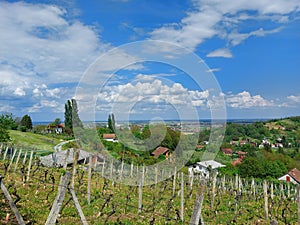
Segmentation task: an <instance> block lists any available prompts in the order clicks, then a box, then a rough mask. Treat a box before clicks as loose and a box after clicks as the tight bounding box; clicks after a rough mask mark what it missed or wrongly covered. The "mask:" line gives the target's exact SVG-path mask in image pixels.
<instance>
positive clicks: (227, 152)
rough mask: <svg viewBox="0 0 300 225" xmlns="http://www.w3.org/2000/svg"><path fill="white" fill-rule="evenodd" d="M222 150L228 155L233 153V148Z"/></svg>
mask: <svg viewBox="0 0 300 225" xmlns="http://www.w3.org/2000/svg"><path fill="white" fill-rule="evenodd" d="M221 151H222V152H223V153H224V154H226V155H231V154H232V149H231V148H222V149H221Z"/></svg>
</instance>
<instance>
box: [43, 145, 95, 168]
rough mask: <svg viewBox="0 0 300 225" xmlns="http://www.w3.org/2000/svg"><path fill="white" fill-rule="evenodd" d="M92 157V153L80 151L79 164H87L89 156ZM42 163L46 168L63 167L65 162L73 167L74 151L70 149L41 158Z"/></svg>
mask: <svg viewBox="0 0 300 225" xmlns="http://www.w3.org/2000/svg"><path fill="white" fill-rule="evenodd" d="M90 155H92V154H91V153H89V152H87V151H84V150H79V157H78V161H77V163H78V164H82V163H84V162H86V161H87V160H88V158H89V156H90ZM40 162H41V164H42V165H43V166H46V167H63V166H64V164H65V162H67V165H68V166H69V165H72V164H73V162H74V149H73V148H70V149H68V150H64V151H59V152H54V153H52V154H50V155H47V156H42V157H40Z"/></svg>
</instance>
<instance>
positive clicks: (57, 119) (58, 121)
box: [53, 118, 61, 126]
mask: <svg viewBox="0 0 300 225" xmlns="http://www.w3.org/2000/svg"><path fill="white" fill-rule="evenodd" d="M53 124H54V125H55V126H58V125H59V124H61V120H60V118H56V119H55V120H54V122H53Z"/></svg>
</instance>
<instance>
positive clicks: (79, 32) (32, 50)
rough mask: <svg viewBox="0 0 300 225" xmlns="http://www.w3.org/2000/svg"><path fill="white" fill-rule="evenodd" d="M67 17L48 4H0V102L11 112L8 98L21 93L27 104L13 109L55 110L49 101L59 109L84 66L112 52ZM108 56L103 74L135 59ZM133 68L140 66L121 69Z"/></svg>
mask: <svg viewBox="0 0 300 225" xmlns="http://www.w3.org/2000/svg"><path fill="white" fill-rule="evenodd" d="M68 13H70V10H68V11H67V10H65V9H64V8H61V7H58V6H56V5H51V4H38V3H36V4H32V3H26V2H5V1H0V33H1V35H0V43H1V45H0V52H1V56H0V77H1V80H0V93H1V96H2V99H1V100H0V104H8V105H10V106H11V108H14V107H15V106H16V104H17V103H16V102H15V101H11V100H13V99H14V98H17V99H18V100H19V99H20V97H24V96H25V95H26V102H25V98H23V99H24V100H23V102H22V103H20V102H18V104H19V105H18V106H16V107H18V108H23V109H25V108H30V111H32V112H36V111H40V110H43V109H42V107H48V108H50V109H52V110H56V108H57V107H54V106H55V105H54V99H55V102H59V103H60V104H61V105H64V102H65V101H66V99H69V98H71V97H72V96H73V95H74V91H75V84H76V83H77V82H79V81H80V78H81V77H82V75H83V73H84V71H85V70H86V69H87V68H88V66H89V65H90V64H91V63H92V62H93V61H94V60H95V59H96V58H97V57H98V56H99V55H101V54H103V53H104V52H106V51H107V50H109V49H111V48H112V46H111V45H110V44H109V43H104V42H102V41H101V40H100V38H99V33H98V32H99V31H98V30H97V29H96V28H95V27H92V26H88V25H85V24H83V23H82V22H80V21H78V20H77V19H76V18H70V15H69V14H68ZM113 53H115V54H114V55H112V56H111V57H114V58H113V60H106V61H105V62H104V63H102V66H103V68H102V69H103V70H105V69H107V70H111V69H117V68H116V66H115V65H116V63H119V64H122V63H123V64H124V63H125V64H126V62H131V61H132V60H133V59H135V58H134V57H133V56H131V55H128V54H126V53H125V52H120V51H113ZM110 59H111V58H110ZM117 65H118V64H117ZM137 68H142V65H141V64H136V65H130V66H128V67H127V68H126V69H127V70H134V69H137ZM66 84H68V85H67V86H66ZM50 87H51V88H50ZM52 87H54V88H52ZM50 103H51V104H50ZM48 111H49V110H48ZM51 112H52V111H49V113H51Z"/></svg>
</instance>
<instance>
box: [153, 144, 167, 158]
mask: <svg viewBox="0 0 300 225" xmlns="http://www.w3.org/2000/svg"><path fill="white" fill-rule="evenodd" d="M151 155H153V156H154V158H156V159H157V158H158V157H159V156H160V155H165V156H166V158H168V157H169V156H171V153H170V151H169V149H168V148H165V147H162V146H159V147H157V148H156V149H155V150H154V151H153V152H152V153H151Z"/></svg>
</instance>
